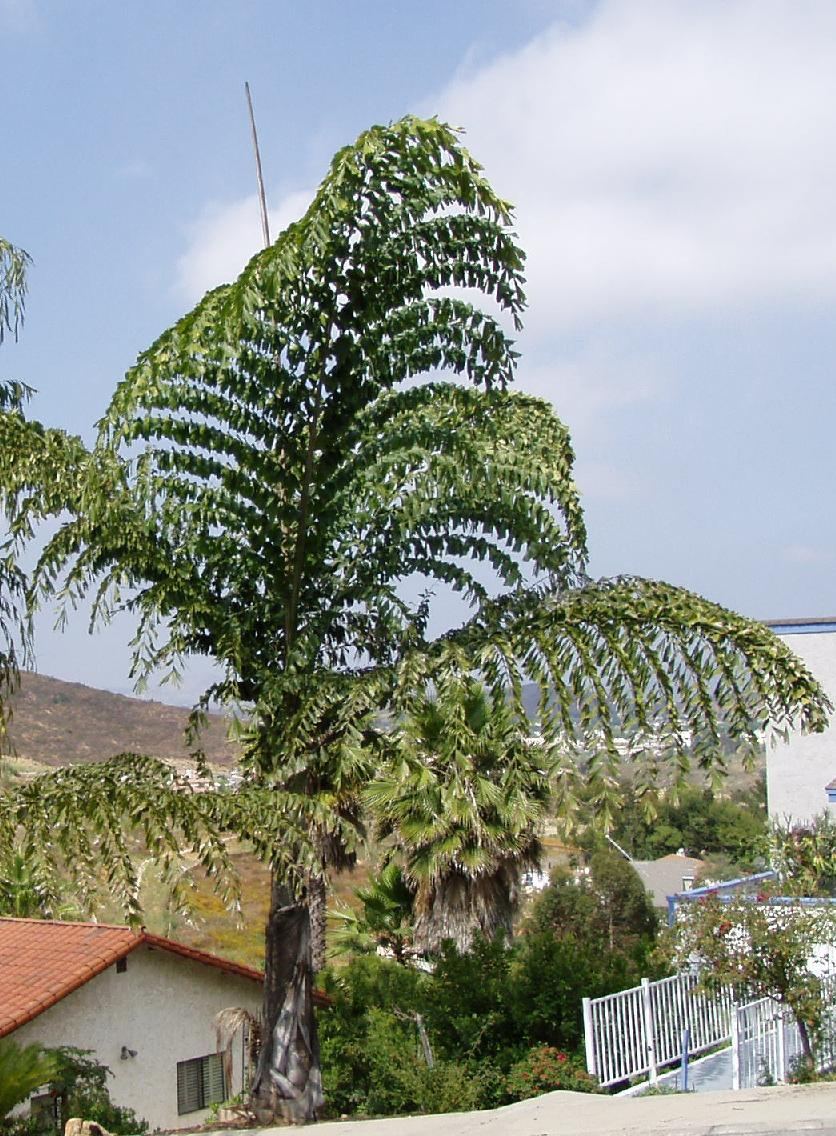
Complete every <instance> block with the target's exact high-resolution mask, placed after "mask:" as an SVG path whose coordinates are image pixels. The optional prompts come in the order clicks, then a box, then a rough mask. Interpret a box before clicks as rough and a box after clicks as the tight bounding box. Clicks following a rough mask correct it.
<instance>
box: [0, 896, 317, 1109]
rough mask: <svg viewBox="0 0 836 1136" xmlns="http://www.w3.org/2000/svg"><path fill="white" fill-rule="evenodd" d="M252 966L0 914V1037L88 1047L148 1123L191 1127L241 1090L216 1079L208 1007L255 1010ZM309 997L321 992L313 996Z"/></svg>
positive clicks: (141, 937)
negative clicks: (107, 1068)
mask: <svg viewBox="0 0 836 1136" xmlns="http://www.w3.org/2000/svg"><path fill="white" fill-rule="evenodd" d="M262 982H263V975H262V974H261V973H260V971H257V970H252V969H250V968H249V967H246V966H240V965H239V964H238V963H234V962H229V961H228V960H226V959H221V958H217V957H216V956H215V955H210V954H206V953H205V952H203V951H197V950H193V949H192V948H191V947H187V946H184V945H183V944H181V943H175V942H172V941H171V940H169V939H163V938H160V937H159V936H157V935H150V934H148V933H146V932H145V931H138V932H137V931H133V930H131V929H130V928H129V927H121V926H112V925H108V924H102V923H59V922H49V921H45V920H36V919H2V918H0V1037H5V1036H10V1037H12V1038H13V1039H14V1041H15V1042H17V1043H19V1044H20V1045H27V1044H29V1043H31V1042H39V1043H40V1044H41V1045H45V1046H52V1047H54V1046H62V1045H70V1046H75V1047H77V1048H79V1049H89V1050H92V1053H93V1056H94V1057H95V1058H96V1059H97V1060H98V1061H101V1062H102V1064H104V1065H107V1066H108V1067H109V1068H110V1070H111V1071H112V1073H113V1077H110V1078H108V1087H109V1091H110V1096H111V1100H113V1102H114V1103H115V1104H118V1105H122V1106H126V1107H128V1108H132V1109H134V1111H135V1112H136V1114H137V1116H139V1117H142V1118H144V1119H145V1120H147V1121H148V1123H149V1125H150V1126H151V1128H152V1129H154V1128H184V1127H193V1126H196V1125H199V1124H201V1123H203V1122H204V1121H205V1119H206V1118H207V1116H208V1109H209V1106H210V1105H211V1104H213V1103H216V1102H220V1101H223V1100H226V1099H227V1098H229V1097H231V1096H233V1095H234V1094H235V1093H237V1092H239V1091H240V1090H241V1088H242V1080H243V1070H244V1043H243V1038H241V1037H240V1036H239V1038H237V1039H236V1042H237V1044H235V1045H234V1047H233V1054H232V1057H233V1060H232V1078H231V1083H230V1084H227V1083H226V1077H225V1074H224V1068H223V1062H222V1059H221V1057H220V1056H219V1055H218V1053H217V1052H216V1040H215V1028H214V1017H215V1014H216V1013H217V1012H218V1011H219V1010H223V1009H226V1008H227V1007H230V1006H241V1007H243V1008H244V1009H246V1010H248V1011H249V1012H250V1013H251V1014H253V1015H257V1014H258V1013H259V1011H260V1009H261V999H262ZM318 1000H319V1001H321V999H318Z"/></svg>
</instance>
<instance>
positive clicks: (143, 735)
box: [9, 672, 236, 766]
mask: <svg viewBox="0 0 836 1136" xmlns="http://www.w3.org/2000/svg"><path fill="white" fill-rule="evenodd" d="M11 705H12V712H13V716H12V722H11V728H10V731H9V733H10V736H11V741H12V744H13V746H14V749H15V753H16V756H18V757H20V758H23V759H26V760H29V761H36V762H38V763H39V764H42V765H54V766H56V765H74V764H77V763H79V762H90V761H104V760H106V759H107V758H109V757H113V756H114V755H115V754H117V753H125V752H133V753H146V754H149V755H150V756H152V757H162V758H174V759H185V758H187V757H188V749H187V748H186V746H185V745H184V742H183V731H184V729H185V726H186V720H187V718H188V710H186V709H184V708H183V707H181V706H166V705H164V704H163V703H162V702H147V701H144V700H143V699H140V698H127V697H125V695H123V694H111V693H110V692H109V691H106V690H95V689H93V688H92V687H90V686H82V685H81V683H77V682H62V681H61V680H60V679H57V678H48V677H47V676H46V675H39V674H32V673H30V672H24V674H23V675H22V677H21V684H20V690H19V691H18V693H17V694H16V695H15V696H14V698H13V700H12V704H11ZM202 744H203V748H204V750H205V752H206V757H207V759H208V760H209V761H210V762H211V763H212V764H213V765H221V766H229V765H232V764H234V762H235V756H236V749H235V747H234V746H233V745H231V744H230V743H229V742H228V741H227V739H226V722H225V720H224V718H223V717H222V716H220V715H211V716H210V720H209V725H208V726H207V728H206V730H205V731H204V734H203V737H202Z"/></svg>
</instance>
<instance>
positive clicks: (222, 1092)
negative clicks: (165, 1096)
mask: <svg viewBox="0 0 836 1136" xmlns="http://www.w3.org/2000/svg"><path fill="white" fill-rule="evenodd" d="M226 1096H227V1093H226V1085H225V1084H224V1067H223V1062H222V1060H221V1057H220V1054H218V1053H210V1054H208V1055H207V1056H206V1057H193V1058H192V1059H191V1060H190V1061H178V1062H177V1112H178V1114H179V1115H180V1116H182V1115H183V1114H184V1113H186V1112H197V1110H198V1109H201V1108H208V1107H209V1105H210V1104H220V1102H221V1101H224V1100H226Z"/></svg>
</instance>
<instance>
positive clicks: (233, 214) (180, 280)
mask: <svg viewBox="0 0 836 1136" xmlns="http://www.w3.org/2000/svg"><path fill="white" fill-rule="evenodd" d="M312 198H313V190H299V191H297V192H296V193H291V194H288V195H287V196H286V197H284V198H282V200H281V201H279V202H278V204H277V205H276V206H275V208H268V215H269V218H270V232H271V235H272V236H273V237H275V236H276V234H278V233H280V232H281V230H282V229H284V228H286V227H287V226H288V225H289V224H290V223H291V221H296V220H298V218H299V217H301V216H302V214H303V213H304V212H305V210H306V209H307V207H308V205H309V204H310V202H311V199H312ZM260 218H261V215H260V213H259V206H258V198H257V196H256V195H255V194H252V196H250V197H245V198H243V199H240V200H238V201H231V202H227V203H225V204H219V203H217V202H213V203H212V204H210V205H208V206H206V208H205V209H204V211H203V213H202V214H201V215H200V217H198V219H197V221H195V222H194V224H193V225H192V226H191V228H190V231H189V234H188V243H187V246H186V249H185V251H184V252H183V254H182V256H180V257H179V259H178V261H177V267H176V277H175V285H174V287H175V291H176V294H177V297H178V299H181V300H183V301H185V302H186V303H188V304H193V303H196V302H197V301H198V300H199V299H200V297H201V296H202V295H203V294H204V292H207V291H208V290H209V289H210V288H215V287H217V285H219V284H226V283H228V282H229V281H231V280H234V279H235V277H236V276H238V274H239V273H240V272H241V270H242V268H243V267H244V265H245V264H246V263H247V261H248V260H249V259H250V258H251V257H252V256H254V255H255V254H256V253H257V252H258V251H259V249H260V248H261V247H262V236H261V219H260Z"/></svg>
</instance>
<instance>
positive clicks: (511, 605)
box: [0, 118, 827, 1118]
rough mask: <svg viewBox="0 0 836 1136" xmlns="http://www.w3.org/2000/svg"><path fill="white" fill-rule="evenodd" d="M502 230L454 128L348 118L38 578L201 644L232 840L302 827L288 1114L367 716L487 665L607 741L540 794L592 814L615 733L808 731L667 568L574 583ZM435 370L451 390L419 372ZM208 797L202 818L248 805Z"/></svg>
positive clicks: (277, 1077)
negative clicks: (324, 164) (458, 612)
mask: <svg viewBox="0 0 836 1136" xmlns="http://www.w3.org/2000/svg"><path fill="white" fill-rule="evenodd" d="M510 221H511V215H510V209H509V207H508V205H507V204H506V203H505V202H503V201H502V200H501V199H500V198H498V197H497V196H496V194H495V193H494V192H493V191H492V189H491V188H490V186H489V185H488V183H487V182H486V180H485V179H484V178H483V176H482V174H481V171H480V169H479V167H478V165H477V164H476V163H475V162H474V161H473V160H472V158H471V157H470V156H469V155H468V154H467V153H466V151H464V150H463V149H462V148H461V146H460V145H459V142H458V139H457V138H456V136H455V134H454V133H453V132H452V131H451V130H450V129H449V128H447V127H446V126H444V125H442V124H440V123H438V122H436V121H430V122H423V121H420V120H417V119H414V118H408V119H404V120H403V121H401V122H398V123H395V124H392V125H390V126H387V127H375V128H373V129H372V130H370V131H368V132H367V133H366V134H364V135H362V136H361V138H360V139H358V141H357V143H356V144H355V145H354V146H351V147H347V148H346V149H344V150H342V151H340V152H339V153H338V154H337V155H336V157H335V159H334V161H333V163H332V167H331V170H330V172H329V174H328V176H327V177H326V179H325V181H324V182H323V184H322V186H321V187H320V189H319V191H318V193H317V195H316V198H315V199H314V202H313V204H312V206H311V207H310V209H309V210H308V212H307V213H306V214H305V216H304V217H303V218H302V219H301V220H300V221H299V222H298V223H296V224H294V225H291V226H290V227H289V228H288V229H287V230H286V231H285V233H283V234H282V235H281V236H280V237H279V238H278V240H277V241H276V242H275V244H274V245H272V246H271V247H270V248H268V249H266V250H264V251H263V252H261V253H260V254H258V255H257V256H256V257H254V258H253V260H252V261H251V262H250V264H249V265H248V266H247V268H246V269H245V271H244V272H243V274H242V275H241V277H240V278H239V279H238V280H237V281H236V282H235V283H233V284H231V285H228V286H225V287H223V288H220V289H216V290H215V291H214V292H211V293H210V294H209V295H208V296H206V297H205V298H204V300H203V301H201V303H200V304H199V305H198V306H197V307H196V308H195V309H194V311H193V312H191V313H190V314H189V315H187V316H186V317H184V318H183V319H182V320H180V321H179V322H178V323H177V324H176V325H175V327H174V328H172V329H171V330H170V331H168V332H166V333H165V334H164V335H163V336H162V337H161V338H160V339H159V340H158V341H157V343H156V344H154V346H153V347H152V348H151V349H150V350H149V351H148V352H146V353H145V354H144V355H143V356H141V358H140V360H139V361H138V363H137V365H136V366H135V367H134V368H133V369H132V370H131V371H130V372H129V373H128V375H127V377H126V378H125V380H124V381H123V382H122V383H121V384H120V386H119V387H118V389H117V391H116V394H115V396H114V399H113V401H112V403H111V405H110V408H109V409H108V411H107V413H106V414H105V416H104V419H103V421H102V426H101V433H100V437H99V441H98V444H97V447H96V450H95V453H94V456H93V458H92V459H91V460H89V461H85V462H84V463H83V466H82V468H81V470H80V473H79V478H78V488H77V494H76V498H75V501H74V502H73V503H72V504H73V507H72V513H73V516H72V519H71V520H70V521H69V522H68V523H67V524H65V525H64V526H63V527H62V528H61V529H60V531H59V532H58V534H57V536H56V537H55V538H54V540H53V541H52V542H51V544H50V545H49V547H48V548H47V550H46V552H45V554H44V557H43V559H42V562H41V567H40V573H39V585H40V591H41V593H42V594H43V593H49V592H50V591H51V590H53V589H54V590H57V591H63V594H64V595H65V596H66V597H67V598H68V600H69V601H70V602H72V601H74V600H76V599H78V598H79V597H80V596H82V595H85V594H87V593H88V592H89V591H90V590H92V592H93V595H94V601H95V603H94V608H95V612H96V613H97V614H99V615H106V614H107V612H108V611H109V610H112V608H113V607H114V606H120V605H121V606H126V607H127V608H129V609H130V610H132V611H134V612H135V613H136V615H137V618H138V622H139V631H138V636H137V642H136V669H137V673H138V674H140V675H141V674H142V673H144V672H146V671H147V670H150V669H154V668H156V667H164V668H174V669H175V670H176V669H177V667H178V665H179V662H180V660H181V659H182V657H183V656H185V655H189V654H193V653H198V654H206V655H210V656H212V657H214V658H215V659H217V660H218V661H219V663H220V664H221V666H222V668H223V670H224V676H223V678H222V679H221V680H220V681H219V682H218V683H217V684H215V686H214V687H213V688H212V690H211V691H209V692H207V699H208V698H210V697H212V696H217V697H222V698H228V699H233V700H234V699H242V700H244V701H246V702H249V703H251V704H252V705H253V706H254V710H255V728H254V731H253V734H252V740H251V745H250V748H249V753H248V768H249V774H250V779H251V789H252V792H253V793H255V792H256V791H257V790H263V789H266V790H271V791H273V792H275V793H276V794H277V804H275V805H274V806H273V807H272V809H271V808H270V807H268V806H267V805H264V804H260V805H259V806H258V808H256V812H257V813H258V817H257V820H258V823H257V824H255V823H254V824H252V825H251V826H250V828H247V829H245V831H248V832H252V831H253V830H254V829H255V830H257V831H256V833H255V834H256V836H257V838H258V839H259V840H261V841H262V842H261V845H260V846H261V847H263V848H265V849H267V847H268V844H269V840H268V835H269V834H270V833H275V831H276V825H275V816H276V815H279V814H280V813H281V814H282V815H283V814H284V813H285V811H286V810H287V809H290V815H291V818H292V834H291V838H290V839H288V840H285V841H283V842H281V843H276V844H274V845H273V849H272V851H273V855H274V857H275V859H276V872H275V875H274V886H273V890H272V901H271V915H270V919H269V923H268V930H267V951H266V971H267V977H266V982H265V1014H264V1017H265V1022H266V1027H267V1028H266V1044H265V1046H264V1048H263V1051H262V1061H261V1064H260V1067H259V1071H258V1073H257V1076H256V1083H255V1086H254V1087H255V1091H256V1096H257V1098H258V1100H259V1102H260V1104H261V1105H262V1106H263V1107H264V1108H265V1109H268V1110H272V1111H276V1112H283V1113H285V1114H286V1115H289V1116H291V1117H295V1118H303V1117H304V1118H310V1117H311V1116H313V1115H314V1114H315V1112H316V1110H317V1108H318V1107H319V1105H320V1102H321V1092H320V1087H319V1077H318V1063H317V1044H316V1034H315V1026H314V1022H313V1013H312V1001H311V954H310V951H311V932H310V914H309V905H310V902H311V900H312V897H317V899H318V901H319V902H320V903H321V898H322V882H323V879H324V875H325V872H326V871H327V868H328V866H329V865H331V864H334V863H339V862H340V861H341V860H342V859H344V858H345V857H346V856H350V855H351V852H352V841H353V840H355V839H356V837H357V833H358V827H359V826H358V820H359V811H358V793H359V788H360V786H361V785H362V784H363V783H364V782H365V781H367V780H368V779H369V775H370V770H371V768H372V766H373V765H374V763H375V760H376V755H375V754H374V752H371V753H370V750H369V744H370V743H373V742H374V736H375V732H374V728H373V726H374V721H373V718H372V717H371V714H372V712H374V711H376V710H378V709H379V708H380V707H381V706H383V705H385V704H386V703H387V702H388V703H389V704H390V705H391V707H392V709H393V710H394V712H395V713H396V714H399V713H401V712H404V711H408V710H409V708H410V702H411V701H412V700H414V699H415V698H416V697H418V698H419V699H420V698H423V697H425V696H426V693H427V691H428V689H429V688H430V686H431V685H435V686H436V687H438V686H439V685H440V684H441V683H442V681H443V676H444V675H445V674H450V673H453V674H455V673H456V672H458V673H459V674H470V673H472V672H476V671H478V673H479V674H480V675H481V676H482V679H483V681H484V682H485V684H486V685H487V687H488V688H489V689H490V691H491V695H492V697H493V698H494V699H495V700H499V699H501V698H503V697H506V696H507V697H509V698H510V700H511V705H512V707H513V709H514V711H515V712H516V713H517V714H518V715H519V716H520V717H522V703H521V687H522V680H523V678H524V677H525V678H530V679H532V680H534V681H536V682H537V683H538V684H539V686H540V687H541V690H542V700H541V706H540V718H541V727H542V729H543V732H544V736H545V737H546V739H547V740H550V739H552V738H553V737H555V736H556V735H558V734H561V735H564V736H565V737H566V738H567V739H569V741H570V742H571V741H574V743H576V744H577V745H578V746H579V747H582V743H583V742H584V741H585V739H588V736H589V734H590V733H594V734H595V736H596V737H597V738H598V739H599V742H600V744H599V745H598V746H597V747H596V749H595V751H594V752H592V754H591V756H589V757H588V758H587V759H585V760H584V761H583V762H580V761H578V762H572V761H571V760H570V759H569V757H567V760H566V762H565V763H564V766H563V767H562V768H561V770H560V776H559V777H558V781H557V803H558V807H559V809H560V810H561V812H562V813H564V814H569V813H571V812H572V811H573V809H575V808H576V806H577V803H578V792H579V787H580V786H581V785H582V784H586V785H587V786H588V787H589V793H590V794H591V796H592V798H593V800H594V802H595V804H596V808H597V813H598V817H599V819H600V820H601V822H602V823H607V822H608V821H611V820H612V816H613V804H614V801H615V799H616V795H617V794H616V777H615V775H616V771H617V768H618V764H619V752H618V747H617V745H616V738H617V735H620V734H622V733H626V732H631V733H632V732H637V733H638V734H639V735H644V736H646V737H648V738H651V739H652V740H653V743H654V746H653V749H652V753H653V755H654V756H653V757H652V758H651V759H649V760H648V762H647V764H646V766H645V769H644V779H643V780H642V781H641V782H640V784H639V789H640V791H643V790H645V789H648V788H649V787H650V786H652V784H653V783H654V781H655V779H656V776H657V773H658V767H659V765H661V764H671V765H672V766H673V768H674V769H675V770H677V771H678V772H679V773H684V771H685V770H686V769H687V768H688V766H689V764H690V763H691V762H692V761H696V762H698V763H700V764H701V765H704V766H706V767H708V768H710V767H712V765H716V763H717V762H718V761H721V759H720V758H718V756H717V755H718V754H719V753H720V752H721V750H720V747H719V744H718V743H719V740H720V739H721V738H725V737H726V736H730V737H733V738H739V739H741V740H742V741H744V742H747V741H748V743H749V745H750V747H752V748H754V747H755V746H756V744H757V738H758V735H759V731H760V730H761V729H762V728H763V727H764V726H765V725H766V724H767V723H768V722H772V723H773V724H776V725H778V726H779V727H781V726H784V725H786V724H788V723H789V721H790V720H791V719H793V718H798V719H800V721H801V722H802V724H803V725H805V726H806V727H810V728H821V727H822V726H823V724H824V721H825V712H826V707H827V704H826V700H825V699H824V696H823V695H822V693H821V691H820V690H819V688H818V687H817V686H816V684H815V683H814V681H813V680H812V678H811V677H810V675H809V673H808V672H807V671H806V670H805V669H804V668H803V666H802V665H801V664H800V663H799V662H798V661H797V660H796V659H794V657H793V656H792V655H791V654H790V652H789V651H788V650H787V649H786V647H785V646H784V645H783V644H782V643H781V642H780V640H778V639H777V638H776V637H775V636H773V635H772V634H771V633H770V632H769V631H768V630H767V629H766V628H764V627H763V626H762V625H760V624H756V623H753V622H750V621H748V620H744V619H742V618H740V617H739V616H736V615H734V614H732V613H730V612H727V611H724V610H723V609H721V608H719V607H717V606H716V605H714V604H711V603H709V602H707V601H705V600H703V599H701V598H699V597H697V596H695V595H692V594H691V593H688V592H684V591H682V590H679V589H676V588H673V587H671V586H669V585H666V584H660V583H655V582H651V581H646V580H640V579H634V578H619V579H617V580H611V581H598V582H596V581H591V580H590V579H589V578H588V576H587V574H586V570H585V565H586V548H585V535H584V527H583V519H582V515H581V511H580V506H579V502H578V498H577V493H576V490H575V487H574V483H573V482H572V478H571V464H572V452H571V447H570V445H569V440H568V435H567V432H566V430H565V428H564V427H563V426H562V425H561V424H560V422H559V421H558V420H557V419H556V417H555V416H554V414H553V412H552V410H551V407H550V406H549V405H548V404H546V403H544V402H541V401H539V400H537V399H533V398H529V397H526V396H523V395H519V394H512V393H510V392H509V391H508V390H507V384H508V383H509V381H510V380H511V378H512V376H513V369H514V362H515V352H514V348H513V344H512V341H511V338H510V336H509V334H508V333H507V332H506V331H505V329H504V327H503V325H502V323H501V322H500V318H498V317H496V316H494V315H492V314H489V313H488V312H487V311H484V310H482V309H481V308H480V307H479V306H478V304H477V303H476V300H475V297H477V296H478V295H479V294H480V293H481V296H483V297H488V298H489V299H490V301H491V302H492V303H494V305H498V307H499V309H500V311H501V312H502V313H504V317H507V319H508V320H509V321H510V322H511V323H513V324H514V325H515V326H519V323H520V317H521V312H522V308H523V289H522V284H523V280H522V264H523V261H522V254H521V252H520V250H519V249H518V247H517V245H516V242H515V240H514V237H513V234H512V233H511V231H510ZM462 289H466V290H468V291H467V292H466V293H465V295H464V296H463V295H462V294H461V290H462ZM428 372H434V373H438V374H439V375H441V374H442V373H443V372H446V373H447V374H448V375H452V376H453V377H454V379H455V378H456V377H459V378H463V379H465V380H467V382H468V383H469V385H466V384H464V383H461V382H457V381H445V380H444V379H443V378H441V377H439V378H435V379H433V380H432V381H427V380H426V379H425V380H424V381H423V382H422V383H420V384H417V385H416V383H415V381H414V380H415V378H416V377H418V376H426V374H427V373H428ZM0 483H2V475H0ZM16 504H18V505H19V504H20V502H19V501H16ZM47 504H48V502H47ZM38 507H39V508H41V509H43V502H42V501H39V502H38ZM24 513H25V510H24ZM480 563H482V564H487V565H488V566H490V568H492V569H493V572H494V575H495V586H492V587H490V588H489V587H486V585H485V584H484V583H483V579H482V572H481V571H477V570H476V567H475V566H478V565H479V564H480ZM414 574H420V575H422V576H424V577H428V578H429V579H430V580H431V581H440V582H442V583H444V584H446V585H449V586H450V587H452V588H453V589H454V590H455V591H457V592H458V593H459V595H460V596H461V597H463V599H464V600H465V601H467V602H468V603H469V604H470V605H471V614H470V617H469V618H468V619H467V620H466V621H465V622H464V623H463V625H462V626H461V627H460V628H458V629H456V630H455V631H451V632H449V633H447V634H445V635H442V636H440V637H436V638H433V637H431V636H430V635H429V633H428V627H429V626H430V625H429V622H428V616H429V603H428V602H421V603H418V604H417V605H411V604H409V603H407V601H406V600H405V599H404V597H403V592H402V591H400V590H399V584H400V583H401V582H402V581H403V580H404V579H406V578H408V577H410V576H413V575H414ZM416 691H417V692H418V693H417V696H416ZM691 738H694V739H697V740H696V741H695V742H693V743H692V742H691V740H690V739H691ZM225 796H227V797H230V796H233V795H231V794H226V795H225ZM252 801H253V807H254V808H255V802H256V797H255V796H253V798H252ZM224 807H225V808H226V809H227V810H228V811H227V813H226V814H225V816H224V815H222V814H218V817H217V819H218V820H221V821H223V820H225V821H227V822H229V823H230V824H232V823H233V822H236V823H240V820H241V816H240V812H239V814H238V816H237V819H236V817H235V816H234V815H233V810H232V808H231V806H230V805H229V804H227V805H225V806H224ZM259 810H260V811H259ZM259 825H263V826H264V827H263V830H262V829H261V828H259ZM259 832H261V833H262V836H259ZM262 837H263V839H262ZM282 857H284V859H285V860H286V861H287V864H288V865H289V864H295V871H293V872H290V873H288V872H287V871H279V869H280V868H282V866H283V865H282V864H281V862H280V861H281V858H282Z"/></svg>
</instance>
